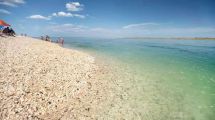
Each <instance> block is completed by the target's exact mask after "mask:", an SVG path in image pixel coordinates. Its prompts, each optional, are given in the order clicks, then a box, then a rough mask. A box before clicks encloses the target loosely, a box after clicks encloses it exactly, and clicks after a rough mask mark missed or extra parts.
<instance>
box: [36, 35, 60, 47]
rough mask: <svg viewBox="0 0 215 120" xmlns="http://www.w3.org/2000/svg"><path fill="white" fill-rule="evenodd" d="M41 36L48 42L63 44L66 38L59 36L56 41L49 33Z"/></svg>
mask: <svg viewBox="0 0 215 120" xmlns="http://www.w3.org/2000/svg"><path fill="white" fill-rule="evenodd" d="M40 38H41V40H45V41H48V42H55V43H59V44H61V45H63V44H64V39H63V38H62V37H59V38H58V39H57V40H56V41H52V40H51V38H50V37H49V36H48V35H46V36H41V37H40Z"/></svg>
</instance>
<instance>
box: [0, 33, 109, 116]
mask: <svg viewBox="0 0 215 120" xmlns="http://www.w3.org/2000/svg"><path fill="white" fill-rule="evenodd" d="M99 74H104V71H102V70H101V69H100V68H99V67H98V66H97V65H96V63H95V60H94V58H93V57H92V56H90V55H88V54H86V53H82V52H79V51H76V50H70V49H65V48H62V47H60V46H58V45H56V44H54V43H49V42H45V41H40V40H36V39H33V38H28V37H19V36H18V37H7V38H0V119H4V120H12V119H16V120H18V119H56V120H57V119H96V118H99V117H101V116H100V115H101V114H103V113H102V112H103V111H102V110H103V108H102V107H103V106H104V105H105V102H104V101H106V100H107V99H108V89H109V88H108V84H107V82H105V81H102V78H98V76H99Z"/></svg>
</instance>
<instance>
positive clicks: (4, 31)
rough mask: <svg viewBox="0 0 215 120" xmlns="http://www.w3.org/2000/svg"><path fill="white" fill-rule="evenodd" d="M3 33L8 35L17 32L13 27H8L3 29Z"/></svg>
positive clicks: (13, 34)
mask: <svg viewBox="0 0 215 120" xmlns="http://www.w3.org/2000/svg"><path fill="white" fill-rule="evenodd" d="M2 33H3V34H5V35H8V36H15V35H16V33H15V31H14V30H13V29H12V28H9V27H6V28H5V29H4V30H3V31H2Z"/></svg>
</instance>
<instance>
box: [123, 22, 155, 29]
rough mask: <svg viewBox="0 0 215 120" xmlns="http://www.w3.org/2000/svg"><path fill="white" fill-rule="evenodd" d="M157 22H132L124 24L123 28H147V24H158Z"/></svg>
mask: <svg viewBox="0 0 215 120" xmlns="http://www.w3.org/2000/svg"><path fill="white" fill-rule="evenodd" d="M157 25H159V24H157V23H139V24H130V25H126V26H123V29H133V28H145V27H147V26H157Z"/></svg>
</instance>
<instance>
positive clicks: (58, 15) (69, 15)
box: [52, 11, 85, 18]
mask: <svg viewBox="0 0 215 120" xmlns="http://www.w3.org/2000/svg"><path fill="white" fill-rule="evenodd" d="M52 16H55V17H78V18H85V16H84V15H80V14H72V13H66V12H62V11H61V12H57V13H53V14H52Z"/></svg>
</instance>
